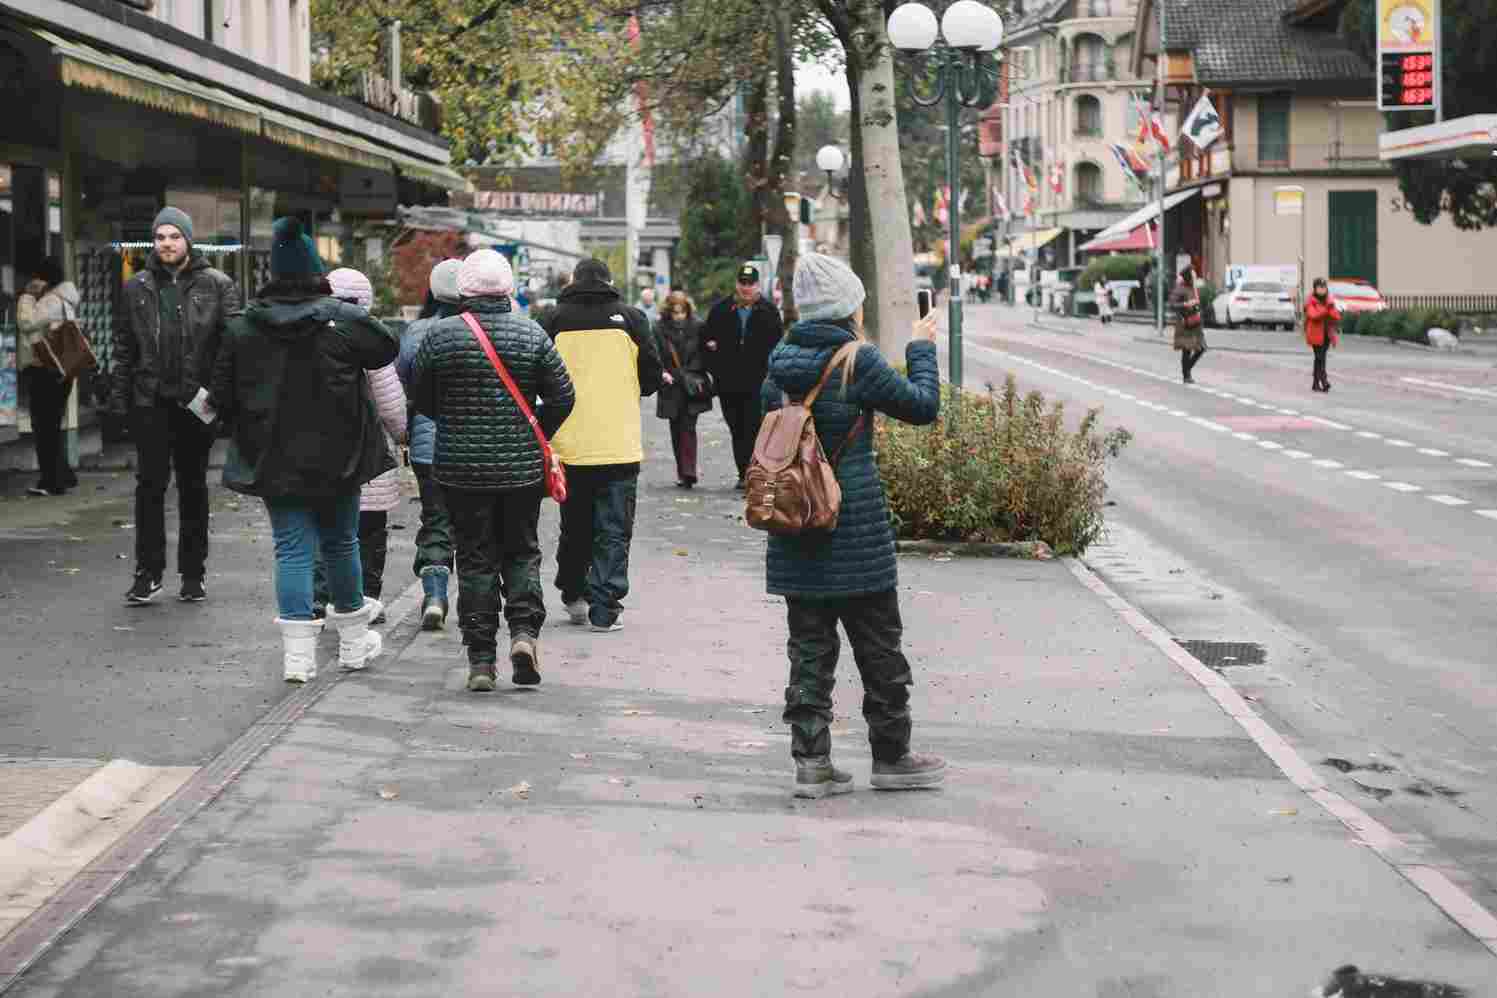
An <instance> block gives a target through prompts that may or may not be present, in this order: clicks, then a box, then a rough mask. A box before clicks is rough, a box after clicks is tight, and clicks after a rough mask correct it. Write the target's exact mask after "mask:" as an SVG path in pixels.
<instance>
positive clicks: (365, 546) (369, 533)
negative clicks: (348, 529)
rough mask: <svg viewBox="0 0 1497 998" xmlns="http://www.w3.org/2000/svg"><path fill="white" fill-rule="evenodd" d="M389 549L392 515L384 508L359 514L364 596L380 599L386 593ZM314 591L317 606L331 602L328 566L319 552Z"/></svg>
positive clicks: (314, 577)
mask: <svg viewBox="0 0 1497 998" xmlns="http://www.w3.org/2000/svg"><path fill="white" fill-rule="evenodd" d="M389 550H390V514H389V513H387V512H385V511H384V510H382V509H379V510H376V509H366V510H360V511H359V564H360V565H361V566H362V568H363V575H364V582H363V589H364V595H365V596H368V597H369V598H370V599H379V596H380V593H382V592H384V591H385V556H386V554H387V553H388V552H389ZM312 574H313V579H314V581H313V589H314V590H315V591H316V596H315V599H316V601H317V605H318V606H327V605H328V603H330V602H332V600H331V599H330V598H329V594H328V587H327V564H326V563H325V562H324V561H323V560H322V552H321V551H320V550H319V551H318V552H317V560H316V564H315V566H314V568H313V573H312Z"/></svg>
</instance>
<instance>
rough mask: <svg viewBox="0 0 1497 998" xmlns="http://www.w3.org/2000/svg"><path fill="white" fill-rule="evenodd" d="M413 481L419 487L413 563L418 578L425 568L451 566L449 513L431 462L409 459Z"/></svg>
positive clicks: (449, 568) (448, 567) (450, 522)
mask: <svg viewBox="0 0 1497 998" xmlns="http://www.w3.org/2000/svg"><path fill="white" fill-rule="evenodd" d="M411 470H413V471H414V472H415V473H416V484H417V485H419V486H420V487H421V527H420V528H419V529H418V530H417V531H416V563H415V565H413V566H412V568H413V570H414V571H415V573H416V576H417V577H418V578H419V577H420V575H421V572H422V570H424V569H426V568H446V569H447V570H448V571H451V570H452V567H453V559H452V517H451V515H450V514H448V512H447V499H446V496H445V495H444V494H443V491H442V486H441V484H440V483H438V482H437V480H436V478H435V477H434V476H433V475H432V473H431V465H429V464H416V463H415V462H412V463H411Z"/></svg>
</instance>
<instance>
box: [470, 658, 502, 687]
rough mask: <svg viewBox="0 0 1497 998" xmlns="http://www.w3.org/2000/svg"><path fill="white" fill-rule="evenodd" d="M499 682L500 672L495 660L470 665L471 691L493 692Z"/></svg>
mask: <svg viewBox="0 0 1497 998" xmlns="http://www.w3.org/2000/svg"><path fill="white" fill-rule="evenodd" d="M498 683H499V673H498V670H496V669H495V668H494V663H493V662H485V663H483V664H481V665H470V666H468V692H469V693H492V692H494V688H495V687H496V686H497V685H498Z"/></svg>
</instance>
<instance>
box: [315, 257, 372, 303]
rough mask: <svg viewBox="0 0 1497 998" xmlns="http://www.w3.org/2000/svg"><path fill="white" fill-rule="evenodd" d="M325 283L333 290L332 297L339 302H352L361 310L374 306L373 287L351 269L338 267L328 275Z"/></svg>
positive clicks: (357, 272) (360, 274) (365, 278)
mask: <svg viewBox="0 0 1497 998" xmlns="http://www.w3.org/2000/svg"><path fill="white" fill-rule="evenodd" d="M327 283H328V285H329V286H330V287H331V288H332V289H333V297H334V298H337V299H338V300H339V301H348V302H353V303H354V304H355V305H358V306H359V307H361V308H368V307H369V306H370V305H372V304H374V285H372V284H370V283H369V278H367V277H365V276H364V275H363V274H362V273H360V272H359V271H357V270H354V269H353V268H352V267H339V268H338V269H337V270H335V271H333V272H332V273H331V274H328V275H327Z"/></svg>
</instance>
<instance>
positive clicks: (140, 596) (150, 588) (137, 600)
mask: <svg viewBox="0 0 1497 998" xmlns="http://www.w3.org/2000/svg"><path fill="white" fill-rule="evenodd" d="M159 592H161V576H159V575H152V574H151V573H150V572H136V573H135V584H134V585H132V586H131V587H130V591H129V592H127V593H125V602H126V603H127V604H129V605H130V606H145V605H146V604H147V603H149V602H151V600H153V599H155V598H156V594H157V593H159Z"/></svg>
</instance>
